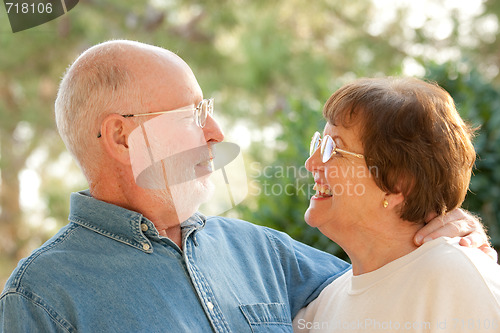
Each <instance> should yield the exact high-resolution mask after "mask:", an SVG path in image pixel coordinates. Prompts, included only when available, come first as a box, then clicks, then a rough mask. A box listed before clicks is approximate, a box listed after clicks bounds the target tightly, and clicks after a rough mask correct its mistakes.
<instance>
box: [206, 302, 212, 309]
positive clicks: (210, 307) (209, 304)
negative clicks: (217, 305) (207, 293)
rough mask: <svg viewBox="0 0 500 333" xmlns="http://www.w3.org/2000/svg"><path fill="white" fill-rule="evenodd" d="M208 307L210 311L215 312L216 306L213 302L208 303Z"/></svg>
mask: <svg viewBox="0 0 500 333" xmlns="http://www.w3.org/2000/svg"><path fill="white" fill-rule="evenodd" d="M207 307H208V309H209V310H213V308H214V305H213V304H212V302H207Z"/></svg>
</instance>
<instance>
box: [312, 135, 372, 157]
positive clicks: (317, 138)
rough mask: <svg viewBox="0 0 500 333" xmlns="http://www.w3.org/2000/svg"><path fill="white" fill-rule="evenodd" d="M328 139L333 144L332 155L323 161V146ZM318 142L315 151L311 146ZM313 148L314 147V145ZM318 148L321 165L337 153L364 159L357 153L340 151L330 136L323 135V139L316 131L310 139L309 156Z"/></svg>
mask: <svg viewBox="0 0 500 333" xmlns="http://www.w3.org/2000/svg"><path fill="white" fill-rule="evenodd" d="M328 138H329V139H330V140H332V142H333V145H334V148H333V150H332V153H331V154H330V156H329V157H328V158H327V159H326V160H325V158H324V156H323V154H324V151H325V146H326V143H327V141H328ZM316 141H318V146H317V147H315V149H314V150H313V145H314V143H315V142H316ZM314 146H315V145H314ZM318 148H320V153H321V161H322V162H323V163H326V162H328V161H329V160H330V159H331V158H332V156H333V155H335V154H337V152H339V153H342V154H345V155H349V156H353V157H357V158H365V156H364V155H362V154H358V153H353V152H350V151H347V150H344V149H341V148H338V147H337V145H336V143H335V141H334V140H333V139H332V137H331V136H330V135H328V134H327V135H325V136H324V137H323V138H322V137H321V133H320V132H318V131H316V132H315V133H314V134H313V136H312V138H311V144H310V146H309V156H313V155H314V153H315V152H316V150H318Z"/></svg>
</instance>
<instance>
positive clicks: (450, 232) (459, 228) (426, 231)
mask: <svg viewBox="0 0 500 333" xmlns="http://www.w3.org/2000/svg"><path fill="white" fill-rule="evenodd" d="M456 222H457V221H454V222H448V223H446V224H444V223H443V221H442V219H440V218H435V219H433V220H432V221H431V222H429V223H427V224H426V225H425V226H424V227H423V228H422V229H420V230H419V231H418V232H417V234H416V235H415V238H414V242H415V244H416V245H418V246H420V245H422V244H423V243H425V242H428V241H431V240H433V239H436V238H439V237H443V236H447V237H461V236H465V235H467V234H468V233H469V232H470V230H469V231H465V230H464V224H463V223H462V222H461V221H458V222H460V223H456Z"/></svg>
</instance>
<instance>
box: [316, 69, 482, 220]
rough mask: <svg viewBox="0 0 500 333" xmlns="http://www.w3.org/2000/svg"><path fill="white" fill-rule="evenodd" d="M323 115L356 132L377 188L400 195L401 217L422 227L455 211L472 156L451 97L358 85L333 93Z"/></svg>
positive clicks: (438, 91) (416, 88)
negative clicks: (434, 216)
mask: <svg viewBox="0 0 500 333" xmlns="http://www.w3.org/2000/svg"><path fill="white" fill-rule="evenodd" d="M323 115H324V117H325V118H326V119H327V121H328V122H329V123H331V124H333V125H341V126H344V127H350V126H355V125H359V129H360V135H361V142H362V144H363V148H364V153H363V154H364V156H365V160H366V163H367V165H368V167H369V168H370V171H371V172H372V175H373V176H375V177H374V179H375V182H376V184H377V186H378V187H379V188H380V189H382V190H383V191H384V192H386V193H402V194H403V195H404V197H405V200H404V202H403V204H401V205H400V207H399V209H400V216H401V218H403V219H404V220H407V221H413V222H421V221H424V220H426V219H427V218H428V217H429V216H430V214H431V213H437V214H443V213H445V212H447V211H449V210H452V209H454V208H456V207H458V206H460V205H461V203H462V202H463V200H464V198H465V195H466V193H467V189H468V186H469V181H470V176H471V171H472V167H473V165H474V162H475V159H476V153H475V150H474V147H473V145H472V142H471V138H472V135H473V132H474V131H473V129H471V127H470V126H468V125H467V124H466V123H465V122H464V121H463V120H462V118H460V115H459V114H458V112H457V110H456V108H455V103H454V102H453V99H452V98H451V96H450V95H449V94H448V93H447V92H446V91H445V90H444V89H442V88H441V87H439V86H438V85H437V84H434V83H428V82H424V81H422V80H419V79H415V78H391V77H388V78H372V79H368V78H364V79H358V80H356V81H354V82H352V83H349V84H347V85H345V86H343V87H342V88H340V89H339V90H337V91H336V92H335V93H334V94H333V95H332V96H331V97H330V98H329V99H328V101H327V102H326V104H325V106H324V109H323Z"/></svg>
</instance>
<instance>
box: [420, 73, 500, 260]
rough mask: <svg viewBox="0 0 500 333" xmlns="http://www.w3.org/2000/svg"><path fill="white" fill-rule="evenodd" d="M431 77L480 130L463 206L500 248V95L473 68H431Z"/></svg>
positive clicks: (464, 115) (428, 74) (476, 139)
mask: <svg viewBox="0 0 500 333" xmlns="http://www.w3.org/2000/svg"><path fill="white" fill-rule="evenodd" d="M427 77H428V78H430V79H432V80H434V81H436V82H437V83H439V85H441V86H442V87H443V88H444V89H446V90H447V91H448V92H449V93H450V94H451V95H452V97H453V98H454V100H455V103H456V105H457V109H458V110H459V111H460V113H461V115H462V117H463V118H465V119H467V120H468V121H469V122H470V123H471V124H472V125H473V126H474V127H478V128H479V130H478V132H477V134H476V138H475V140H474V147H475V148H476V151H477V155H478V159H477V162H476V168H475V170H474V174H473V176H472V179H471V184H470V193H469V194H468V195H467V197H466V199H465V202H464V205H463V207H464V208H466V209H469V210H471V211H472V212H475V213H477V214H479V216H480V217H481V218H482V220H483V223H484V225H485V226H486V227H487V228H488V229H489V234H490V236H491V240H492V243H493V245H494V246H495V248H496V249H497V250H499V249H500V201H499V200H498V198H499V197H500V112H499V110H500V92H499V91H498V89H497V88H495V87H494V86H493V85H492V84H491V83H488V82H486V81H485V80H484V78H483V77H482V76H481V75H480V74H479V73H478V71H477V70H476V69H475V68H474V67H473V66H471V68H470V69H469V68H468V67H464V66H461V67H460V68H457V66H456V65H454V64H444V65H436V64H431V65H429V66H428V73H427Z"/></svg>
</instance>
